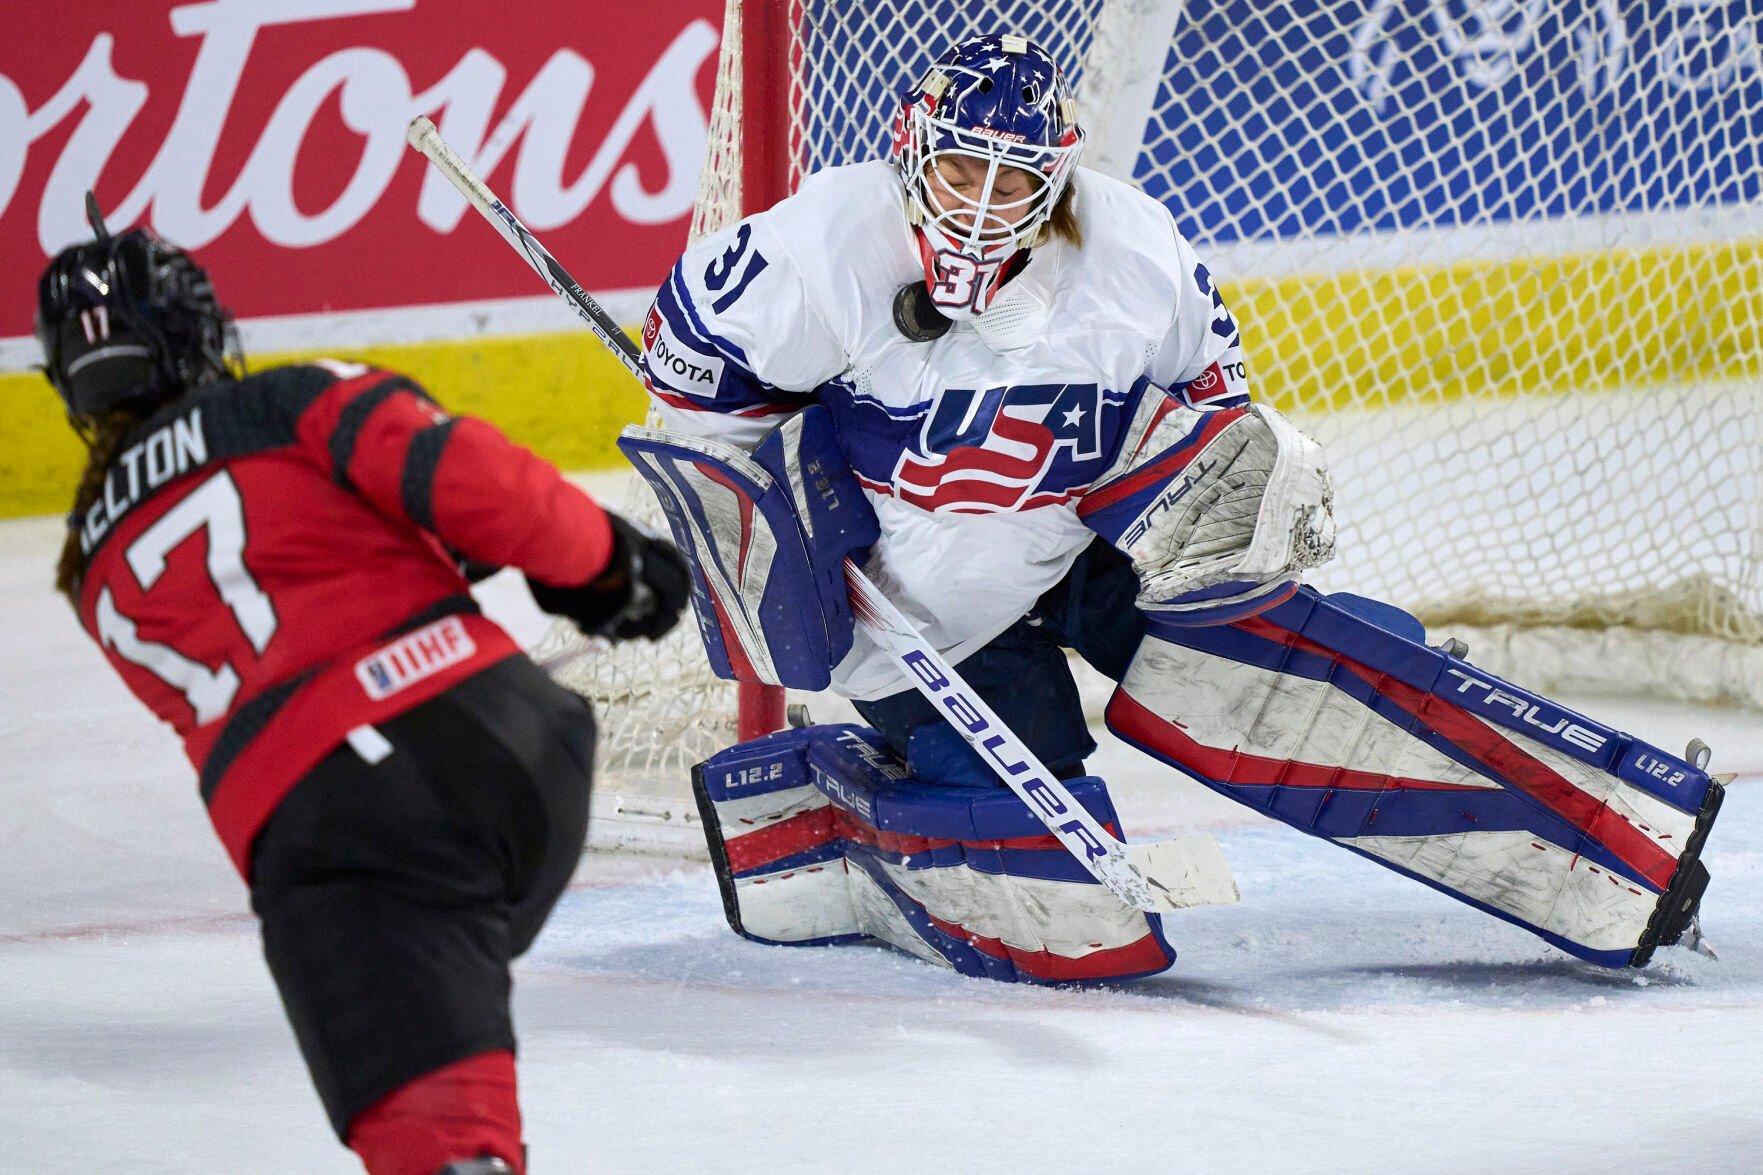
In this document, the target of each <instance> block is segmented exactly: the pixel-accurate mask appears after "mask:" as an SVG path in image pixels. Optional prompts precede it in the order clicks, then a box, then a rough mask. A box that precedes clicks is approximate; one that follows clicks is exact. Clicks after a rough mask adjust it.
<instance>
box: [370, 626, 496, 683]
mask: <svg viewBox="0 0 1763 1175" xmlns="http://www.w3.org/2000/svg"><path fill="white" fill-rule="evenodd" d="M475 652H477V645H476V643H475V642H473V640H472V639H471V634H470V633H469V632H467V631H465V625H464V624H463V623H462V622H461V621H460V619H459V618H458V617H457V616H448V617H446V618H445V619H442V620H437V621H435V622H434V623H433V624H428V625H424V626H423V627H422V628H419V629H417V630H416V631H415V632H413V633H410V634H409V635H408V636H402V637H399V638H398V639H397V640H395V641H393V642H392V643H391V644H388V645H383V646H381V647H380V648H378V649H375V650H374V651H373V652H371V653H369V654H368V655H367V656H365V657H363V658H362V659H361V660H359V661H357V662H356V663H355V679H356V680H357V681H359V682H360V683H361V688H362V689H363V690H365V691H366V692H367V696H368V697H370V698H372V699H373V700H374V701H376V702H378V701H381V700H382V699H385V698H389V697H391V696H392V695H393V694H395V693H397V692H399V691H400V690H404V689H408V688H409V687H410V686H413V685H415V684H416V683H417V682H419V681H422V680H424V679H425V678H430V677H433V676H434V675H435V674H437V673H439V672H440V671H441V670H443V669H446V668H447V667H448V666H450V665H457V664H459V663H460V662H461V661H464V660H466V659H467V658H468V657H470V656H471V655H472V654H473V653H475Z"/></svg>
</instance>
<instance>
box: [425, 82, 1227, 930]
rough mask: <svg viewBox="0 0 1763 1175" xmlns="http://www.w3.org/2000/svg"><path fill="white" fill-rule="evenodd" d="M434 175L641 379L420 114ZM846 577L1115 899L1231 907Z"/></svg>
mask: <svg viewBox="0 0 1763 1175" xmlns="http://www.w3.org/2000/svg"><path fill="white" fill-rule="evenodd" d="M406 137H407V138H408V139H409V142H410V145H411V146H412V147H414V148H416V149H417V150H418V151H421V152H422V153H423V154H424V155H426V156H428V158H429V161H430V162H431V163H433V164H434V166H435V167H436V169H437V170H439V171H440V172H441V174H442V175H444V176H446V177H447V179H448V180H449V181H450V182H451V183H452V184H453V186H454V187H456V188H458V189H459V191H460V193H461V194H462V195H464V196H465V198H466V199H468V200H470V201H471V204H472V206H473V207H474V208H476V209H477V210H478V211H479V212H480V213H482V214H483V216H484V219H486V220H488V221H489V222H490V223H491V224H492V225H494V226H495V228H496V231H497V232H499V233H501V234H502V237H503V239H504V240H506V241H507V242H508V243H509V244H510V245H511V246H513V247H514V250H515V252H517V253H519V254H520V255H521V256H523V257H525V258H526V259H527V263H528V264H529V265H531V266H532V267H533V269H534V271H536V272H537V273H538V275H539V276H540V277H542V278H544V279H545V283H546V284H547V285H549V286H550V287H551V289H552V290H553V291H554V292H555V293H556V294H557V296H558V297H560V298H562V299H563V300H564V301H565V302H568V303H569V304H570V305H571V306H572V307H574V308H575V311H576V313H577V314H579V315H581V317H582V318H583V319H585V320H586V321H587V323H588V325H589V326H590V327H591V328H592V329H593V332H594V335H595V337H597V338H598V339H599V340H600V341H601V342H602V343H604V344H606V346H607V347H608V348H610V349H611V350H612V352H613V353H614V354H616V355H617V356H618V358H619V359H620V361H621V362H623V363H624V365H625V367H626V368H627V369H628V370H629V371H630V372H631V374H632V375H634V376H637V377H638V378H639V379H640V378H641V375H642V369H641V355H640V353H639V352H638V351H637V348H636V345H635V344H634V343H632V342H631V341H630V339H629V338H628V337H626V335H625V333H624V332H623V331H622V330H620V329H619V327H618V324H617V323H616V322H614V321H613V319H612V316H611V315H609V314H607V313H606V311H605V310H604V309H603V308H602V307H601V306H600V304H599V303H598V302H596V301H594V299H593V298H592V297H590V296H589V295H588V294H587V292H586V291H584V290H583V289H582V288H581V286H580V285H578V284H577V283H576V280H575V279H574V278H572V277H571V276H570V275H569V272H568V271H567V270H565V269H564V268H563V266H561V265H559V264H558V262H557V259H556V258H555V257H553V256H551V254H550V253H549V252H548V251H547V250H546V249H545V247H544V246H543V245H541V244H539V242H538V241H537V240H536V239H535V238H534V237H533V235H532V233H530V232H528V231H527V229H526V226H525V225H523V224H521V223H520V220H519V219H518V218H517V217H516V216H515V215H514V214H513V213H512V212H510V211H509V210H508V208H507V206H506V205H504V204H503V203H502V201H500V200H498V199H497V198H496V196H495V194H494V193H493V192H491V191H490V189H489V188H488V187H486V186H485V185H484V182H483V181H482V180H480V179H479V178H478V177H477V176H476V175H475V174H474V173H473V172H472V170H471V168H470V167H469V166H468V165H467V164H466V162H465V161H464V160H463V159H461V158H459V156H458V155H457V154H455V153H454V152H453V150H452V149H451V148H450V147H448V146H447V144H446V143H445V142H444V141H443V140H442V139H441V136H440V132H438V131H437V130H436V129H435V125H434V123H432V122H430V121H429V120H428V119H427V118H424V117H420V116H419V117H417V118H415V119H413V120H412V121H411V123H410V129H409V132H408V134H407V136H406ZM845 580H846V583H847V585H848V586H849V589H850V592H851V605H852V611H853V613H854V615H855V616H856V617H857V620H858V622H859V623H860V624H862V625H863V627H864V630H865V631H867V632H868V633H869V634H870V635H871V636H872V637H873V638H874V639H875V640H876V642H877V643H878V644H880V645H881V646H882V647H883V648H886V649H887V650H888V651H889V652H890V653H892V654H893V656H894V658H895V660H897V661H898V662H899V663H900V665H901V666H902V667H903V668H904V669H905V670H906V674H907V676H908V678H909V679H910V680H911V681H912V684H913V685H914V686H916V687H917V689H918V692H919V693H921V694H923V695H924V697H925V698H926V699H927V700H928V701H929V702H930V703H931V705H932V706H934V707H936V709H937V712H938V713H939V714H942V715H943V717H944V718H946V719H947V720H948V721H949V724H950V725H951V726H953V727H954V728H955V730H956V732H957V733H959V734H960V735H961V737H962V738H964V739H965V740H967V743H968V745H970V746H972V747H973V748H974V750H975V751H977V752H978V753H979V755H980V757H981V758H982V759H984V760H985V761H986V763H987V765H988V766H989V767H991V769H992V770H993V772H995V773H996V774H997V776H998V778H999V779H1001V780H1002V781H1003V782H1004V783H1005V785H1006V786H1008V787H1009V788H1010V790H1011V791H1013V792H1015V793H1016V795H1017V797H1018V798H1020V799H1021V800H1022V802H1023V803H1025V804H1027V805H1028V808H1029V811H1031V812H1033V813H1034V815H1035V816H1036V818H1038V819H1039V820H1040V821H1041V822H1042V823H1043V824H1045V825H1046V826H1047V830H1048V831H1049V832H1051V833H1052V834H1053V835H1054V836H1055V837H1056V838H1057V839H1058V840H1059V843H1060V844H1062V845H1064V846H1065V848H1066V849H1067V850H1068V851H1069V852H1070V853H1071V855H1072V856H1074V857H1076V858H1077V859H1078V861H1079V862H1081V863H1082V864H1083V866H1084V868H1086V869H1087V870H1089V872H1090V873H1091V874H1092V875H1093V876H1094V877H1095V878H1096V880H1098V881H1100V882H1101V883H1102V884H1103V885H1105V886H1107V887H1108V888H1109V889H1110V890H1111V891H1113V893H1114V894H1115V895H1116V896H1117V897H1119V898H1120V900H1121V901H1123V902H1126V903H1127V904H1129V905H1131V906H1133V907H1135V908H1137V909H1140V910H1149V911H1155V912H1168V911H1172V910H1180V909H1185V908H1187V907H1190V906H1204V905H1213V904H1217V903H1222V902H1234V901H1236V900H1237V888H1236V882H1235V880H1233V879H1232V877H1231V873H1230V867H1229V865H1227V864H1226V863H1225V860H1224V854H1223V853H1222V852H1221V851H1220V850H1219V848H1218V842H1217V841H1215V840H1214V839H1213V838H1212V837H1210V836H1208V835H1205V834H1198V835H1194V836H1187V837H1182V838H1181V839H1179V840H1168V841H1152V842H1146V843H1137V844H1127V843H1126V842H1124V841H1122V840H1120V838H1118V837H1116V836H1114V835H1113V834H1112V833H1110V832H1109V831H1108V830H1107V829H1105V828H1103V827H1102V825H1101V823H1100V822H1098V821H1097V820H1096V818H1095V817H1094V816H1092V815H1090V813H1089V812H1088V811H1087V810H1086V809H1085V808H1084V807H1083V805H1082V804H1080V803H1078V802H1077V800H1076V798H1075V797H1073V796H1072V794H1071V792H1070V791H1069V790H1068V789H1067V788H1066V787H1065V785H1064V784H1063V783H1061V782H1060V781H1059V779H1058V777H1057V776H1055V775H1054V774H1053V773H1052V772H1051V771H1049V770H1047V767H1046V765H1045V764H1043V763H1042V762H1041V761H1040V759H1039V758H1038V757H1037V756H1036V755H1035V754H1034V752H1033V751H1031V750H1029V748H1028V746H1027V745H1026V744H1024V743H1023V741H1022V740H1021V739H1020V738H1018V737H1017V736H1016V734H1015V733H1014V732H1013V731H1012V730H1011V729H1010V728H1009V727H1008V726H1006V725H1005V724H1004V722H1003V720H1001V719H1000V718H999V717H998V716H997V715H996V714H995V713H993V712H992V709H991V707H990V706H988V705H986V703H985V702H984V701H983V700H982V699H981V698H980V696H979V694H977V693H976V692H974V690H973V689H972V688H971V687H969V686H968V684H967V683H966V682H965V681H963V680H962V679H961V675H960V674H958V673H956V672H955V669H954V668H953V667H952V666H951V665H950V664H949V663H948V662H947V661H945V660H944V659H943V657H942V655H941V654H940V653H938V652H937V650H936V649H935V648H933V647H932V646H931V645H930V643H929V642H928V641H926V640H925V639H924V637H923V635H922V634H920V633H919V632H918V630H917V629H916V628H915V627H914V626H913V625H912V623H911V621H909V620H907V619H906V617H905V616H903V615H902V614H901V613H900V610H899V609H898V608H896V607H894V605H893V603H892V602H891V601H889V600H888V598H887V597H886V596H884V595H883V594H882V593H881V591H880V590H879V589H878V588H877V587H876V586H875V584H874V583H872V582H871V581H870V579H869V577H868V576H866V575H864V574H863V572H862V570H861V569H860V568H859V567H858V566H857V565H856V564H855V563H852V562H850V561H849V560H847V561H846V563H845Z"/></svg>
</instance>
